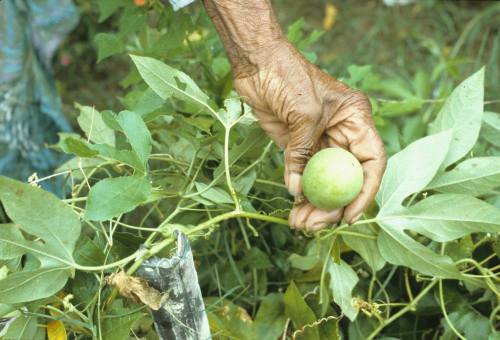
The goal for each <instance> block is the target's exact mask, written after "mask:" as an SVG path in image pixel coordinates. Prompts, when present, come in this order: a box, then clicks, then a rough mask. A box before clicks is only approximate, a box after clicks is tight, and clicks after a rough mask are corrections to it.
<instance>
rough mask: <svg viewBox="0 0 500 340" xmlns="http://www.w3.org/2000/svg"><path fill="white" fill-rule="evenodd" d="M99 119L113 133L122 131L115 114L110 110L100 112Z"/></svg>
mask: <svg viewBox="0 0 500 340" xmlns="http://www.w3.org/2000/svg"><path fill="white" fill-rule="evenodd" d="M101 117H102V120H103V121H104V123H106V125H107V126H108V127H109V128H110V129H112V130H115V131H122V128H121V126H120V124H118V120H117V116H116V113H114V112H113V111H111V110H104V111H101Z"/></svg>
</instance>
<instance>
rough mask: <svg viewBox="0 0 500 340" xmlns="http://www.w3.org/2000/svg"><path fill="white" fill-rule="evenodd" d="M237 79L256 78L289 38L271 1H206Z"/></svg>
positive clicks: (209, 13)
mask: <svg viewBox="0 0 500 340" xmlns="http://www.w3.org/2000/svg"><path fill="white" fill-rule="evenodd" d="M203 2H204V4H205V7H206V9H207V12H208V15H209V16H210V18H211V19H212V21H213V23H214V25H215V28H216V30H217V32H218V33H219V35H220V37H221V39H222V41H223V43H224V48H225V50H226V53H227V56H228V58H229V61H230V62H231V64H232V66H233V69H234V72H235V77H236V78H238V77H242V76H243V77H244V76H248V75H251V74H254V73H255V72H257V70H258V64H259V63H261V62H262V61H263V60H265V58H266V57H267V56H269V55H270V54H272V50H273V48H274V47H275V46H276V42H277V41H283V40H284V39H285V38H284V36H283V33H282V31H281V28H280V26H279V23H278V21H277V20H276V17H275V15H274V12H273V9H272V6H271V3H270V1H269V0H252V1H245V0H203Z"/></svg>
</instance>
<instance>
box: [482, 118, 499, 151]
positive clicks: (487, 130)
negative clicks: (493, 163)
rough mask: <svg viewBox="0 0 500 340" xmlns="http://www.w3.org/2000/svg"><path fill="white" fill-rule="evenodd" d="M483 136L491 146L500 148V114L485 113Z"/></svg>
mask: <svg viewBox="0 0 500 340" xmlns="http://www.w3.org/2000/svg"><path fill="white" fill-rule="evenodd" d="M481 136H482V137H483V138H484V139H486V140H487V141H488V142H490V143H491V144H493V145H495V146H497V147H500V114H498V113H496V112H485V113H484V115H483V126H482V128H481Z"/></svg>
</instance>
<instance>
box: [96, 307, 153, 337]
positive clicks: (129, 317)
mask: <svg viewBox="0 0 500 340" xmlns="http://www.w3.org/2000/svg"><path fill="white" fill-rule="evenodd" d="M120 302H121V301H120ZM144 315H145V314H144V312H141V311H137V312H133V311H132V310H131V309H130V308H125V307H123V306H122V305H121V304H119V303H117V302H115V304H114V305H113V308H112V310H111V313H109V314H107V315H105V316H104V317H103V319H102V338H103V339H106V340H123V339H128V338H129V334H130V330H131V328H132V325H133V323H134V322H135V321H137V320H138V319H139V318H141V317H143V316H144Z"/></svg>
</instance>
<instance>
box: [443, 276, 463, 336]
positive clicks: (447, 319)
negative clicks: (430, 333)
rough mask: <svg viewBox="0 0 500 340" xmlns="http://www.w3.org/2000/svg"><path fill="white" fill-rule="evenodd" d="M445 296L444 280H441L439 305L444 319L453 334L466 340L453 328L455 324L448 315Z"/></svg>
mask: <svg viewBox="0 0 500 340" xmlns="http://www.w3.org/2000/svg"><path fill="white" fill-rule="evenodd" d="M443 296H444V294H443V280H441V279H440V280H439V304H440V305H441V310H442V311H443V315H444V318H445V320H446V323H447V324H448V326H449V327H450V329H451V330H452V331H453V333H455V335H456V336H457V337H459V338H460V339H461V340H466V339H465V338H464V337H463V336H462V334H460V332H459V331H457V329H456V328H455V326H453V324H452V323H451V320H450V318H449V317H448V313H447V312H446V306H445V303H444V297H443Z"/></svg>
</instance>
